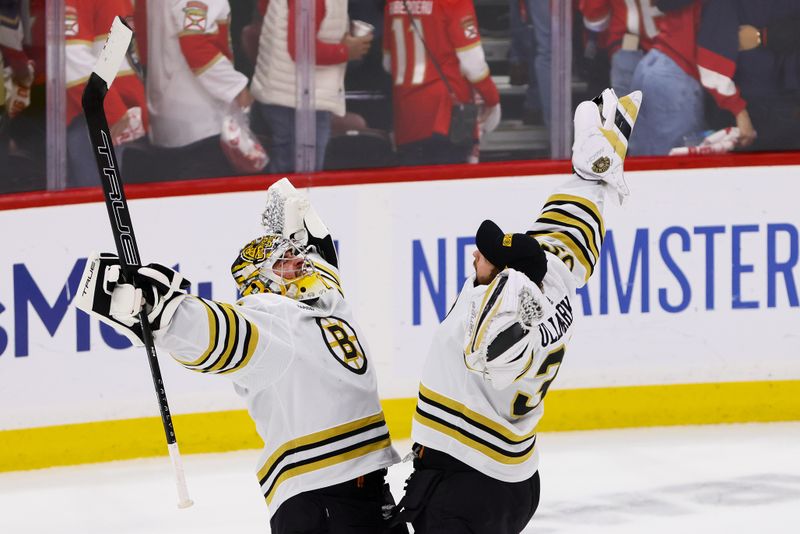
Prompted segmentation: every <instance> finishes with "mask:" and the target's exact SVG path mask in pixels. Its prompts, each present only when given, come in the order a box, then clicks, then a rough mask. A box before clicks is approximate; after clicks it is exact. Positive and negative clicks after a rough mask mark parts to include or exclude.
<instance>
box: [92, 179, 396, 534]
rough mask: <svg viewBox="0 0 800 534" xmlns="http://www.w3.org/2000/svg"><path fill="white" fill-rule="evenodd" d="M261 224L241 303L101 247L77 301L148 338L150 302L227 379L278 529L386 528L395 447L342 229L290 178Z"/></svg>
mask: <svg viewBox="0 0 800 534" xmlns="http://www.w3.org/2000/svg"><path fill="white" fill-rule="evenodd" d="M263 222H264V227H265V230H266V233H265V235H264V236H262V237H259V238H258V239H255V240H253V241H251V242H250V243H248V244H247V245H246V246H245V247H244V248H243V249H242V250H241V252H240V254H239V256H238V257H237V258H236V261H235V262H234V263H233V266H232V268H231V270H232V273H233V276H234V279H235V281H236V284H237V285H238V288H239V290H240V292H241V293H242V295H243V297H242V298H241V300H239V301H238V302H236V303H235V304H226V303H223V302H216V301H211V300H206V299H202V298H199V297H195V296H192V295H188V294H187V293H186V288H187V287H188V282H187V281H186V280H184V278H183V277H182V276H181V275H180V274H179V273H178V272H176V271H173V270H172V269H170V268H168V267H164V266H162V265H156V264H151V265H149V266H147V267H142V268H140V269H139V271H138V275H137V288H136V289H134V288H133V286H131V285H129V284H125V283H122V281H121V280H120V277H119V272H120V267H119V263H118V260H117V258H116V256H113V255H109V254H101V255H99V256H94V257H92V258H90V260H89V261H88V263H87V267H86V270H85V272H84V275H83V279H82V281H81V286H80V287H82V288H84V290H83V294H82V295H80V296H79V297H78V299H77V300H78V307H79V308H80V309H82V310H84V311H87V312H89V313H92V314H93V315H95V316H98V317H99V318H100V319H101V320H103V321H105V322H107V323H109V324H111V325H113V326H114V327H115V328H117V329H118V330H119V331H120V332H122V333H124V334H126V335H128V336H129V337H131V338H132V340H133V341H134V342H135V343H138V344H139V345H141V343H142V342H141V340H140V333H141V329H140V327H139V324H138V321H137V320H136V317H137V313H138V312H139V310H140V306H141V305H144V306H146V310H147V313H148V318H149V320H150V322H151V324H152V327H153V332H154V338H155V342H156V345H157V346H159V347H160V348H162V349H165V350H167V351H169V352H170V354H172V356H173V358H175V360H177V361H178V363H180V364H181V365H183V366H184V367H186V368H187V369H190V370H192V371H197V372H201V373H208V374H215V375H227V376H228V377H230V379H231V380H232V381H233V385H234V388H235V390H236V392H237V393H238V394H239V395H241V396H242V397H243V398H244V400H245V401H246V404H247V409H248V411H249V413H250V415H251V417H252V418H253V420H254V421H255V423H256V428H257V430H258V433H259V435H260V436H261V438H262V439H263V440H264V449H263V452H262V454H261V457H260V459H259V462H258V481H259V484H260V486H261V491H262V493H263V494H264V498H265V500H266V503H267V507H268V510H269V513H270V517H271V519H270V526H271V529H272V532H273V533H275V534H281V533H289V532H291V533H312V532H313V533H317V532H337V533H339V532H341V533H365V534H366V533H370V534H372V533H381V532H384V526H385V522H384V520H383V516H382V512H383V511H384V508H383V507H384V506H387V505H391V504H393V502H391V494H390V493H389V489H388V485H386V484H385V482H384V475H385V474H386V468H387V467H388V466H390V465H392V464H394V463H395V462H396V461H397V460H398V459H399V458H398V456H397V453H396V452H395V451H394V449H393V448H392V445H391V440H390V438H389V431H388V429H387V427H386V422H385V420H384V416H383V412H382V410H381V405H380V403H379V401H378V394H377V389H376V379H375V371H374V367H373V364H372V362H371V360H370V353H369V350H368V349H367V345H366V342H365V340H364V336H363V332H362V331H361V328H360V327H359V326H358V324H357V323H356V321H355V320H354V318H353V315H352V311H351V309H350V306H349V305H348V303H347V301H346V300H345V299H344V293H343V291H342V286H341V283H340V280H339V273H338V270H337V258H336V250H335V248H334V246H333V240H332V238H331V236H330V234H329V232H328V229H327V228H326V227H325V225H324V224H323V223H322V221H321V220H320V218H319V217H318V216H317V214H316V212H315V210H314V209H313V207H311V206H310V204H309V202H308V200H307V199H306V198H305V197H304V196H302V195H301V194H300V193H298V192H297V191H296V190H295V189H294V188H293V187H292V186H291V184H290V183H289V182H288V180H286V179H283V180H281V181H280V182H278V183H276V184H274V185H273V186H272V187H270V189H269V192H268V202H267V209H266V210H265V212H264V215H263ZM142 296H143V297H142ZM142 298H143V299H144V304H143V300H142ZM402 528H403V530H401V532H404V531H405V529H404V527H402ZM394 532H397V531H394Z"/></svg>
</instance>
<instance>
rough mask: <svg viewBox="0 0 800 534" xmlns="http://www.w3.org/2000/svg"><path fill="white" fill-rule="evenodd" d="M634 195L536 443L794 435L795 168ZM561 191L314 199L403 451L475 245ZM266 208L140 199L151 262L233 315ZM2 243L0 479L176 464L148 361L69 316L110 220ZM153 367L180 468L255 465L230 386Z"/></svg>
mask: <svg viewBox="0 0 800 534" xmlns="http://www.w3.org/2000/svg"><path fill="white" fill-rule="evenodd" d="M627 176H628V181H629V183H630V185H631V189H632V190H633V196H632V197H631V198H630V200H629V201H628V202H627V203H626V205H625V206H624V207H623V208H619V207H617V206H614V205H613V202H609V203H608V205H607V209H606V227H607V229H608V233H607V236H606V242H605V245H604V249H603V257H602V260H601V262H600V265H599V267H598V269H597V271H596V272H595V274H594V276H593V278H592V279H591V280H590V282H589V284H588V286H587V288H586V289H585V290H584V291H582V292H581V293H580V294H579V296H578V298H576V299H575V308H576V310H577V312H578V315H582V316H583V317H578V318H577V322H578V324H577V328H576V335H575V338H574V339H573V342H572V343H571V345H570V346H569V347H568V352H567V356H566V358H565V360H564V365H563V366H562V368H561V370H560V372H559V376H558V379H557V380H556V381H555V382H554V385H553V388H552V389H551V393H550V396H549V397H548V399H549V400H548V403H547V408H548V414H547V416H546V417H545V419H544V421H543V428H549V429H578V428H610V427H620V426H646V425H662V424H687V423H695V422H704V423H708V422H734V421H768V420H792V419H800V408H798V406H797V405H798V404H800V403H797V402H796V401H795V400H794V399H796V398H798V394H800V386H798V384H800V358H799V357H798V354H799V353H800V350H798V349H800V332H799V331H798V328H797V319H798V309H797V308H798V281H799V280H798V278H799V277H798V274H799V273H800V268H798V265H797V264H798V261H799V258H798V234H799V233H800V232H799V231H798V228H800V213H799V212H798V210H797V207H796V200H795V191H796V187H797V180H798V177H799V176H800V167H798V166H775V167H744V168H719V169H695V170H680V171H676V170H664V171H646V172H645V171H642V172H631V173H628V175H627ZM562 179H563V178H562V177H561V176H529V177H528V176H517V177H508V178H503V177H500V178H481V179H471V180H443V181H425V182H404V183H375V184H363V185H339V186H329V187H314V188H311V189H309V194H310V196H311V199H312V201H313V203H314V205H315V206H316V208H317V210H318V211H319V212H320V214H321V216H322V217H323V219H324V220H325V221H326V222H327V224H328V226H329V227H330V228H331V229H332V231H333V233H334V237H335V238H336V239H337V241H338V247H339V252H340V258H341V268H342V277H343V282H344V285H345V291H346V294H347V296H348V298H349V299H350V301H351V303H352V305H353V307H354V308H355V313H356V316H357V317H358V318H359V321H360V322H361V325H362V327H363V329H364V331H365V332H366V335H367V336H368V337H367V339H366V340H364V341H366V344H367V346H368V349H367V353H368V358H369V359H370V361H371V363H372V364H373V365H374V368H375V369H376V370H377V372H378V380H379V384H380V393H381V397H382V398H384V399H389V400H387V403H386V405H385V406H386V407H385V410H386V413H387V418H388V419H389V421H390V425H391V427H392V430H393V432H394V434H395V435H396V436H397V437H403V436H407V435H408V429H409V421H410V412H411V409H412V408H413V405H414V402H413V397H414V396H415V395H416V388H417V384H418V381H419V376H420V373H421V369H422V365H423V362H424V359H425V356H426V352H427V346H428V343H429V341H430V338H431V336H432V333H433V330H434V328H435V327H436V325H437V324H438V322H439V320H440V319H441V318H442V317H443V316H444V314H445V313H446V312H447V309H448V308H449V305H450V304H451V303H452V301H453V299H454V298H455V296H456V294H457V292H458V289H459V288H460V286H461V284H462V283H463V280H464V278H465V277H466V276H467V274H468V273H469V271H470V269H471V259H472V256H471V253H472V250H474V244H473V242H474V240H473V232H474V230H475V228H477V226H478V225H479V224H480V222H481V221H482V220H483V219H484V218H492V219H494V220H495V221H496V222H498V223H499V224H500V226H501V227H503V228H508V229H513V230H522V229H524V228H526V227H527V226H528V225H529V224H530V223H531V222H532V221H533V219H534V218H535V217H536V215H537V213H538V210H539V208H540V207H541V205H542V203H543V201H544V200H545V198H546V197H547V195H548V193H549V192H550V191H552V190H553V188H554V187H556V186H557V185H558V183H559V182H560V181H561V180H562ZM263 202H264V193H263V191H245V192H235V193H218V194H203V195H194V196H181V197H168V198H151V199H140V200H132V201H131V212H132V216H133V221H134V224H135V227H136V228H135V229H136V233H137V237H138V241H139V246H140V249H141V253H142V257H143V258H144V260H145V262H149V261H159V262H161V263H166V264H169V265H177V266H179V268H180V270H181V272H183V273H184V274H185V276H186V277H187V278H189V279H190V280H191V281H192V282H193V286H192V289H193V292H195V293H197V294H200V295H201V296H206V297H212V298H215V299H218V300H223V301H231V300H233V299H234V298H235V292H234V288H233V285H232V282H231V280H230V276H229V274H228V266H229V265H230V263H231V261H232V259H233V258H234V257H235V255H236V253H237V252H238V249H239V247H240V246H241V245H242V244H244V243H245V242H247V241H249V240H250V239H252V238H253V237H255V236H256V235H258V233H259V229H260V227H259V219H260V218H259V214H260V212H261V210H262V209H263ZM0 228H2V229H3V232H2V234H1V235H0V250H2V251H3V254H2V257H0V402H2V405H3V406H4V410H2V411H0V443H3V445H4V446H3V452H0V470H9V469H21V468H30V467H43V466H46V465H57V464H62V463H73V462H85V461H99V460H104V459H109V458H116V457H119V458H122V457H135V456H145V455H150V454H162V453H163V449H164V448H163V444H162V443H161V442H160V441H159V439H160V438H159V437H158V433H159V432H160V426H159V425H160V422H159V420H158V418H157V414H158V410H157V404H156V402H155V398H154V394H153V390H152V384H151V381H150V376H149V370H148V367H147V363H146V361H145V355H144V352H143V351H141V350H137V349H133V348H125V347H124V346H125V345H126V343H123V341H124V340H123V339H121V338H120V337H119V336H117V335H115V334H114V333H113V332H110V331H108V330H107V329H101V328H99V325H98V324H97V323H96V321H94V320H89V319H88V318H87V317H86V316H84V315H83V314H80V313H78V312H76V310H75V309H74V308H73V307H72V306H71V305H70V302H71V300H72V296H73V295H74V292H75V290H76V288H77V284H78V279H79V277H80V272H81V268H82V265H83V262H84V261H85V258H86V256H87V255H88V253H89V252H90V251H92V250H113V241H112V239H111V234H110V231H109V229H108V227H107V215H106V212H105V207H104V205H103V204H101V203H89V204H78V205H65V206H56V207H41V208H28V209H17V210H6V211H0ZM161 360H162V372H163V374H164V380H165V383H166V385H167V392H168V395H169V400H170V406H171V408H172V411H173V413H175V414H178V415H177V416H176V428H177V430H178V435H179V439H180V441H181V446H182V448H183V450H185V451H187V452H202V451H206V450H229V449H230V448H240V447H257V446H258V445H259V444H258V440H257V438H256V437H255V435H254V432H253V429H252V424H250V423H249V422H248V419H247V417H246V415H245V414H244V413H243V412H242V411H241V410H242V408H243V403H242V402H241V400H240V399H239V398H238V397H237V396H236V395H235V394H234V392H233V391H232V388H231V386H230V383H229V382H228V381H227V380H226V379H224V378H218V377H209V376H205V375H198V374H194V373H190V372H188V371H186V370H184V369H182V368H180V367H179V366H178V365H176V364H174V362H172V361H171V359H170V358H169V356H168V355H166V354H162V355H161ZM589 407H590V408H589ZM200 414H203V415H200ZM205 414H210V415H205ZM248 425H249V426H248ZM148 429H149V430H148ZM151 433H152V435H153V436H154V437H153V438H152V439H150V438H146V439H145V436H150V435H151ZM31 443H39V444H40V445H39V446H38V448H37V445H31ZM54 443H58V444H60V445H59V446H61V447H62V450H60V452H59V450H56V449H55V448H54V445H53V444H54ZM120 443H124V444H125V445H124V446H123V447H120ZM26 444H27V445H26ZM43 444H47V446H44V445H43ZM37 451H39V452H37ZM42 456H45V458H42Z"/></svg>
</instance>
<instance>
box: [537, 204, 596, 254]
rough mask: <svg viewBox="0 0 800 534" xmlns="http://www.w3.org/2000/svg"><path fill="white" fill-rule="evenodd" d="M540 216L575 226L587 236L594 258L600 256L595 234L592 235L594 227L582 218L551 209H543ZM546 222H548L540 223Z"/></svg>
mask: <svg viewBox="0 0 800 534" xmlns="http://www.w3.org/2000/svg"><path fill="white" fill-rule="evenodd" d="M542 217H546V218H548V219H553V220H554V221H558V222H560V223H563V224H564V225H567V226H577V227H578V228H580V229H581V230H584V231H585V232H586V235H587V236H588V237H589V239H588V240H587V244H588V245H589V249H591V252H592V254H594V257H595V260H596V259H597V258H599V257H600V252H599V250H598V248H597V243H596V242H595V235H594V228H592V227H591V226H589V225H588V224H586V223H585V222H584V221H583V220H581V219H579V218H578V217H576V216H574V215H572V214H570V215H564V214H563V213H558V212H555V211H552V210H545V211H543V212H542V213H541V215H539V219H541V218H542ZM542 224H548V223H542Z"/></svg>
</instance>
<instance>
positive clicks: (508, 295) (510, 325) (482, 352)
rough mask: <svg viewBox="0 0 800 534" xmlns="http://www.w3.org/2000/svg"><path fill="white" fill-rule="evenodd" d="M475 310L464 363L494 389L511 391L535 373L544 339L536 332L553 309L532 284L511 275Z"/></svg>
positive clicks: (506, 272) (521, 276)
mask: <svg viewBox="0 0 800 534" xmlns="http://www.w3.org/2000/svg"><path fill="white" fill-rule="evenodd" d="M470 306H471V308H470V314H469V319H468V323H467V334H466V339H465V340H464V346H465V348H464V361H465V362H466V365H467V368H468V369H470V370H471V371H475V372H478V373H480V374H482V375H483V376H484V377H485V378H486V379H487V380H488V381H489V382H490V383H491V385H492V387H493V388H494V389H497V390H501V389H505V388H507V387H508V386H510V385H511V384H512V383H513V382H514V380H516V379H517V378H518V377H519V376H520V375H521V374H523V373H524V372H525V369H526V367H530V365H531V362H532V358H533V356H534V355H533V352H534V351H535V350H536V347H537V346H538V339H539V337H538V330H537V329H535V328H534V326H535V325H536V324H537V323H538V322H540V321H541V320H542V318H543V317H546V316H547V315H549V314H551V313H553V312H554V310H553V305H552V303H550V301H549V300H547V297H545V296H544V295H543V294H542V291H541V290H540V289H539V287H538V286H537V285H536V284H534V283H533V282H531V280H530V278H528V277H527V276H525V275H524V274H522V273H520V272H519V271H516V270H514V269H505V270H504V271H502V272H501V273H500V274H498V275H497V277H496V278H495V280H494V281H493V282H492V283H491V284H490V285H489V287H487V288H486V291H485V292H484V293H481V294H479V295H477V296H476V297H475V298H474V300H473V301H472V303H471V305H470Z"/></svg>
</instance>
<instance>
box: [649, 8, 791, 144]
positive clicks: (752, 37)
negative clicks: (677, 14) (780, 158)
mask: <svg viewBox="0 0 800 534" xmlns="http://www.w3.org/2000/svg"><path fill="white" fill-rule="evenodd" d="M798 24H800V2H797V0H709V1H708V2H707V4H706V6H705V7H704V10H703V18H702V22H701V26H700V32H699V35H698V55H697V62H698V67H699V70H700V80H701V82H702V83H703V85H704V86H705V87H706V89H707V90H708V91H709V92H710V93H711V94H712V95H713V96H714V98H715V100H716V102H717V105H718V106H719V107H720V108H721V109H723V110H725V111H728V112H730V114H731V115H732V116H733V117H734V118H735V121H736V126H738V128H739V143H738V144H739V146H740V147H748V146H750V147H751V149H753V150H787V149H794V150H796V149H799V148H800V34H798V32H797V27H798ZM637 135H638V134H637Z"/></svg>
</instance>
